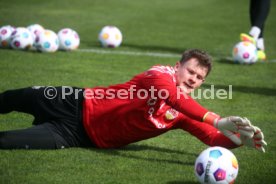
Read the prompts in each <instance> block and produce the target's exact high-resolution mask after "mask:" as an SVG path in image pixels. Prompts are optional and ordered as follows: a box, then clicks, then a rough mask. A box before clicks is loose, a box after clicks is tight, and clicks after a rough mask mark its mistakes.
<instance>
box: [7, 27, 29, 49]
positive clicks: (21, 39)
mask: <svg viewBox="0 0 276 184" xmlns="http://www.w3.org/2000/svg"><path fill="white" fill-rule="evenodd" d="M33 43H34V40H33V37H32V34H31V32H30V31H29V30H28V29H27V28H25V27H18V28H16V29H15V30H14V31H13V33H12V35H11V42H10V45H11V47H12V48H13V49H17V50H26V49H29V48H31V46H32V44H33Z"/></svg>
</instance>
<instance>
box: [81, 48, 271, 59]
mask: <svg viewBox="0 0 276 184" xmlns="http://www.w3.org/2000/svg"><path fill="white" fill-rule="evenodd" d="M77 51H79V52H91V53H96V54H116V55H128V56H150V57H161V58H179V59H180V58H181V55H180V54H172V53H160V52H137V51H118V50H101V49H92V48H91V49H78V50H77ZM213 58H214V59H223V58H220V57H213ZM224 59H227V60H230V61H232V60H233V59H232V57H226V58H224ZM267 62H276V59H271V60H268V61H267Z"/></svg>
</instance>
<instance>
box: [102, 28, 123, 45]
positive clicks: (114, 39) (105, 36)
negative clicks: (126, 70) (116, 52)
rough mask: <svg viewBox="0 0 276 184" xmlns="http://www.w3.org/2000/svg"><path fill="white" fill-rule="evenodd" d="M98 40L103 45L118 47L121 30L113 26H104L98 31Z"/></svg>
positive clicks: (120, 39)
mask: <svg viewBox="0 0 276 184" xmlns="http://www.w3.org/2000/svg"><path fill="white" fill-rule="evenodd" d="M98 38H99V41H100V42H101V44H102V46H103V47H110V48H115V47H119V46H120V44H121V43H122V41H123V35H122V33H121V31H120V30H119V29H118V28H117V27H115V26H105V27H103V28H102V30H101V31H100V33H99V36H98Z"/></svg>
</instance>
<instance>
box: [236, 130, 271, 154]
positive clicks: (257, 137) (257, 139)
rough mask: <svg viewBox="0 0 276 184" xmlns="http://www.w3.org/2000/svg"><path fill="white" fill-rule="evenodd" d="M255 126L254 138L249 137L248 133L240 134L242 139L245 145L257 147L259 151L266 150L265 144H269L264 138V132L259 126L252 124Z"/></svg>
mask: <svg viewBox="0 0 276 184" xmlns="http://www.w3.org/2000/svg"><path fill="white" fill-rule="evenodd" d="M252 127H254V129H255V131H254V135H253V137H252V138H249V137H247V136H246V135H243V134H240V139H241V142H242V144H243V145H245V146H248V147H252V148H255V149H257V150H258V151H261V152H263V153H264V152H265V148H264V146H266V145H267V143H266V142H265V140H264V134H263V132H262V131H261V129H260V128H259V127H256V126H252Z"/></svg>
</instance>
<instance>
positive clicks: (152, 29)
mask: <svg viewBox="0 0 276 184" xmlns="http://www.w3.org/2000/svg"><path fill="white" fill-rule="evenodd" d="M248 3H249V1H228V0H208V1H206V0H194V1H189V0H171V1H162V0H139V1H130V0H105V1H102V0H78V1H74V0H67V1H66V0H59V1H55V0H48V1H40V0H38V1H37V0H24V1H22V0H9V1H7V0H2V1H0V12H1V16H0V26H2V25H6V24H10V25H14V26H28V25H30V24H33V23H39V24H41V25H43V26H44V27H45V28H48V29H52V30H54V31H56V32H57V31H59V30H60V29H61V28H65V27H70V28H73V29H75V30H77V32H78V33H79V35H80V38H81V45H80V48H79V51H75V52H56V53H53V54H42V53H36V52H23V51H14V50H3V49H1V50H0V92H2V91H4V90H7V89H12V88H20V87H26V86H34V85H51V86H57V85H71V86H79V87H92V86H96V85H101V86H106V85H109V84H115V83H121V82H125V81H127V80H128V79H130V78H131V77H132V76H133V75H135V74H137V73H140V72H142V71H144V70H146V69H148V68H149V67H150V66H152V65H154V64H170V65H173V64H174V63H175V62H176V61H177V60H178V59H179V57H178V56H180V54H181V52H182V51H184V50H185V49H188V48H201V49H204V50H207V51H208V52H209V53H210V54H211V55H212V56H213V57H214V69H213V72H212V73H211V75H210V76H209V77H208V79H207V81H206V84H205V85H204V86H203V88H204V87H207V86H208V85H211V84H214V85H215V86H217V87H218V88H227V86H228V85H233V99H231V100H219V99H214V100H207V99H206V100H199V102H200V103H201V104H202V105H204V106H205V107H206V108H208V109H210V110H212V111H214V112H217V113H218V114H220V115H222V116H227V115H241V116H245V117H248V118H249V119H251V121H252V122H253V123H254V124H256V125H257V126H259V127H261V128H262V130H263V132H264V134H265V137H266V141H267V143H268V146H267V148H266V153H265V154H262V153H259V152H257V151H255V150H253V149H248V148H245V147H243V148H239V149H234V150H232V151H233V152H234V154H235V155H236V157H237V159H238V161H239V169H240V170H239V175H238V177H237V180H236V183H240V184H246V183H250V184H259V183H273V182H274V181H275V179H276V175H275V172H276V137H275V135H276V124H275V123H276V72H275V71H276V62H274V61H275V59H276V36H275V32H276V22H275V17H276V6H275V2H272V7H271V11H270V15H269V17H268V19H267V22H266V29H265V44H266V53H267V56H268V60H269V61H270V62H266V63H257V64H255V65H251V66H243V65H236V64H231V62H230V61H228V60H227V57H229V56H230V54H231V50H232V47H233V45H234V44H235V43H237V42H238V41H239V34H240V33H241V32H248V31H249V29H250V23H249V14H248V9H249V4H248ZM105 25H116V26H118V27H119V28H120V29H121V31H122V32H123V36H124V41H123V44H122V46H121V47H119V48H116V49H113V50H111V49H103V48H101V47H100V45H99V43H98V42H97V34H98V32H99V30H100V29H101V28H102V27H103V26H105ZM84 49H88V50H89V49H90V50H91V51H95V50H98V51H108V52H111V53H95V52H82V51H84ZM149 52H150V53H162V54H164V53H166V54H172V56H174V55H175V56H176V57H165V56H163V57H159V56H152V55H151V56H149V55H146V53H149ZM126 53H140V54H141V53H142V54H141V55H130V54H126ZM31 121H32V117H31V116H29V115H26V114H20V113H16V112H14V113H10V114H8V115H0V130H1V131H3V130H9V129H20V128H25V127H29V126H31ZM205 148H207V146H206V145H204V144H203V143H201V142H199V141H198V140H197V139H195V138H194V137H192V136H191V135H189V134H188V133H186V132H183V131H181V130H177V131H171V132H168V133H167V134H164V135H162V136H159V137H156V138H153V139H149V140H146V141H141V142H138V143H135V144H131V145H129V146H127V147H124V148H121V149H114V150H113V149H112V150H97V149H79V148H74V149H66V150H54V151H41V150H31V151H26V150H12V151H3V150H0V183H1V184H2V183H3V184H8V183H20V184H21V183H34V184H37V183H125V184H129V183H142V184H144V183H156V184H157V183H158V184H160V183H165V184H180V183H185V184H195V183H197V181H196V178H195V176H194V173H193V172H194V171H193V169H194V166H193V165H194V161H195V159H196V157H197V155H198V154H199V153H200V152H201V151H202V150H204V149H205Z"/></svg>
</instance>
